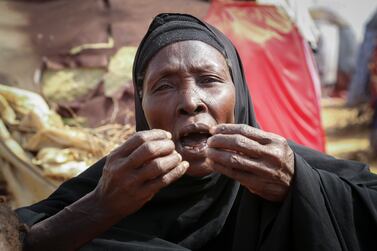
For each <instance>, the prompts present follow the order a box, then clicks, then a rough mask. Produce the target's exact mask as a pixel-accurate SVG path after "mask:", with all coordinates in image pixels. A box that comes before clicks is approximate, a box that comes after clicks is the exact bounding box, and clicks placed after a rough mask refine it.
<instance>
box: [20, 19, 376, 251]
mask: <svg viewBox="0 0 377 251" xmlns="http://www.w3.org/2000/svg"><path fill="white" fill-rule="evenodd" d="M194 26H195V28H194V30H195V32H193V27H194ZM198 26H199V27H200V28H198ZM179 28H180V29H179ZM165 29H168V30H170V29H179V30H180V31H181V32H182V36H174V33H171V36H169V35H166V30H165ZM186 32H187V33H190V34H194V35H188V34H187V33H186ZM183 33H184V34H183ZM198 33H200V34H198ZM150 34H154V35H155V36H157V37H158V36H163V37H164V41H169V42H168V43H159V42H153V43H151V41H159V40H154V39H156V38H155V37H153V36H152V37H150ZM162 34H165V35H162ZM203 37H205V38H203ZM213 38H216V41H211V42H208V44H210V45H212V46H213V47H214V48H217V47H219V48H217V49H218V50H219V51H220V52H221V53H222V54H223V55H224V56H225V57H226V59H227V61H228V66H229V68H230V72H231V74H232V78H233V82H234V84H235V89H236V107H235V115H236V116H235V118H236V123H239V124H248V125H251V126H254V127H257V123H256V119H255V115H254V111H253V107H252V103H251V99H250V96H249V92H248V90H247V85H246V82H245V78H244V75H243V69H242V64H241V62H240V60H239V57H238V54H237V52H236V50H235V48H234V47H233V46H232V44H231V42H230V41H229V40H228V39H227V38H226V37H225V36H224V35H223V34H222V33H220V32H219V31H217V30H216V29H215V28H213V27H211V26H209V25H208V24H205V23H203V22H201V21H199V20H197V19H195V18H193V17H191V16H188V15H179V14H162V15H159V16H158V17H157V18H156V19H155V20H154V22H153V23H152V25H151V27H150V29H149V31H148V33H147V35H146V37H145V38H144V40H143V42H142V44H141V45H140V47H139V50H138V53H137V55H136V59H135V66H134V81H135V85H136V87H137V86H140V84H141V82H142V78H143V71H144V69H143V67H139V65H138V62H140V60H141V59H144V58H151V57H152V56H153V53H152V54H145V53H146V52H148V49H147V48H148V47H149V46H156V47H159V49H161V48H162V47H163V46H166V45H168V44H171V43H174V42H178V41H182V40H192V39H198V40H200V41H203V42H206V41H208V39H213ZM214 44H215V45H214ZM159 49H155V53H156V52H157V51H158V50H159ZM140 104H141V97H140V96H139V92H135V111H136V124H137V130H147V129H148V125H147V123H146V120H145V117H144V114H143V110H142V107H141V105H140ZM290 146H291V148H292V150H293V151H294V152H295V177H294V181H293V183H292V187H291V190H290V192H289V194H288V196H287V198H286V199H285V200H284V201H283V202H282V203H272V202H268V201H266V200H264V199H262V198H260V197H258V196H256V195H253V194H251V193H250V192H249V191H248V190H247V189H244V188H243V187H242V186H240V185H239V183H238V182H236V181H234V180H231V179H229V178H227V177H225V176H222V175H219V174H215V173H213V174H210V175H208V176H205V177H201V178H194V177H188V176H186V177H183V178H181V179H180V180H178V181H177V182H175V183H174V184H172V185H170V186H168V187H166V188H164V189H162V190H161V191H160V192H159V193H157V194H156V196H155V197H154V198H153V199H152V200H151V201H150V202H148V203H147V204H146V205H145V206H144V207H143V208H141V209H140V210H139V211H138V212H136V213H134V214H132V215H130V216H128V217H126V218H124V219H123V220H122V221H120V222H119V223H117V224H116V225H114V226H112V227H111V228H110V229H109V230H108V231H107V232H105V233H104V234H102V235H100V236H98V237H97V238H96V239H94V240H92V241H91V242H90V243H88V244H87V245H85V246H84V247H83V248H82V250H237V251H238V250H249V251H250V250H269V251H271V250H331V251H334V250H377V242H376V241H375V238H374V236H375V233H377V177H376V175H373V174H371V173H370V172H369V169H368V168H367V166H365V165H363V164H360V163H357V162H352V161H343V160H337V159H334V158H332V157H329V156H327V155H324V154H321V153H319V152H316V151H314V150H310V149H308V148H305V147H302V146H298V145H296V144H294V143H291V144H290ZM104 162H105V159H102V160H100V161H99V162H97V163H96V164H95V165H93V166H92V167H90V168H89V169H88V170H87V171H85V172H84V173H82V174H81V175H79V176H78V177H76V178H73V179H71V180H69V181H67V182H65V183H64V184H63V185H62V186H61V187H60V188H59V189H58V190H57V191H56V192H55V193H53V194H52V195H51V196H50V197H49V198H47V199H46V200H44V201H41V202H39V203H37V204H35V205H32V206H30V207H27V208H22V209H19V210H18V211H17V212H18V214H19V216H20V217H21V218H22V219H23V221H25V222H26V223H28V224H34V223H35V222H38V221H40V220H42V219H44V218H46V217H49V216H51V215H54V214H56V213H57V212H59V211H60V210H62V209H63V208H64V207H65V206H68V205H69V204H71V203H73V202H75V201H76V200H78V199H79V198H81V197H82V196H84V195H85V194H86V193H88V192H90V191H92V190H93V189H94V188H95V187H96V185H97V182H98V180H99V178H100V176H101V173H102V168H103V165H104ZM67 224H69V223H67Z"/></svg>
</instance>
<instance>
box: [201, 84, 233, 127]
mask: <svg viewBox="0 0 377 251" xmlns="http://www.w3.org/2000/svg"><path fill="white" fill-rule="evenodd" d="M235 103H236V98H235V90H234V86H233V85H231V86H227V88H221V89H219V90H218V91H216V95H213V96H212V97H211V98H209V102H208V104H209V109H210V110H212V112H213V113H214V114H215V116H216V118H215V119H216V121H217V122H218V123H234V107H235Z"/></svg>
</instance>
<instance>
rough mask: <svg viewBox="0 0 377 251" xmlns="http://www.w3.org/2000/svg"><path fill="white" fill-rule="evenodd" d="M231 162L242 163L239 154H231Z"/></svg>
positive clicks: (236, 164) (233, 163)
mask: <svg viewBox="0 0 377 251" xmlns="http://www.w3.org/2000/svg"><path fill="white" fill-rule="evenodd" d="M230 164H231V165H232V166H238V165H240V164H241V160H240V157H239V156H237V155H235V154H232V155H231V156H230Z"/></svg>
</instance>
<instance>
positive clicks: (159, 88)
mask: <svg viewBox="0 0 377 251" xmlns="http://www.w3.org/2000/svg"><path fill="white" fill-rule="evenodd" d="M170 88H172V86H171V85H169V84H167V83H161V84H158V85H157V86H156V87H155V88H154V90H153V91H154V92H159V91H164V90H168V89H170Z"/></svg>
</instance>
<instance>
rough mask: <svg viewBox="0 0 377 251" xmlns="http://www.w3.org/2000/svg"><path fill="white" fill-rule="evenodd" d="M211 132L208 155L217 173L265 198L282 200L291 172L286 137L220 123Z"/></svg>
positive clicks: (292, 160)
mask: <svg viewBox="0 0 377 251" xmlns="http://www.w3.org/2000/svg"><path fill="white" fill-rule="evenodd" d="M210 133H211V134H212V135H213V136H211V137H210V138H209V139H208V141H207V144H208V152H207V155H208V158H209V159H210V160H211V161H212V162H213V168H214V170H215V171H216V172H219V173H222V174H224V175H226V176H228V177H230V178H232V179H234V180H237V181H239V182H240V183H241V185H243V186H245V187H246V188H247V189H248V190H249V191H250V192H251V193H254V194H257V195H259V196H260V197H262V198H264V199H266V200H269V201H276V202H278V201H282V200H284V198H285V197H286V195H287V193H288V190H289V187H290V185H291V182H292V177H293V174H294V154H293V151H292V149H291V148H290V147H289V145H288V142H287V140H286V139H285V138H283V137H281V136H279V135H276V134H273V133H269V132H264V131H262V130H260V129H257V128H254V127H251V126H249V125H242V124H220V125H217V126H214V127H212V128H211V130H210Z"/></svg>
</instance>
